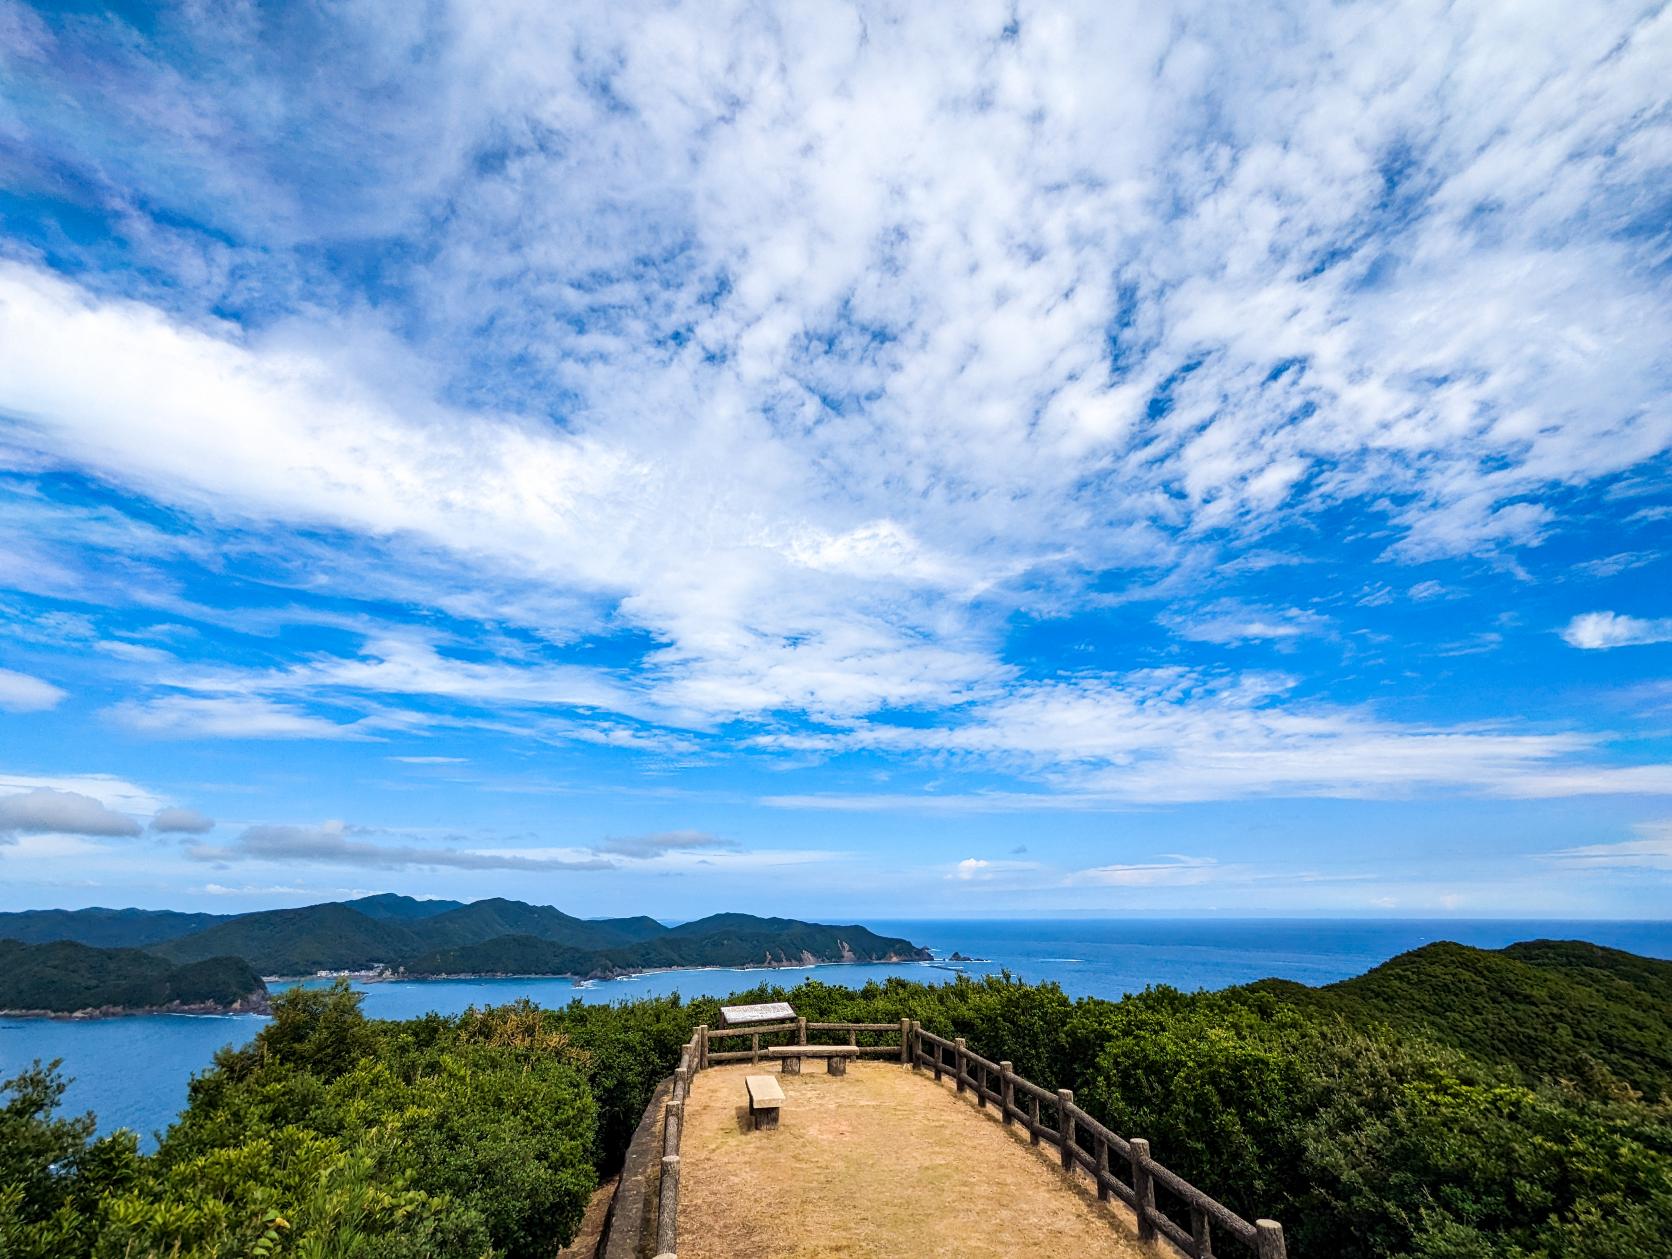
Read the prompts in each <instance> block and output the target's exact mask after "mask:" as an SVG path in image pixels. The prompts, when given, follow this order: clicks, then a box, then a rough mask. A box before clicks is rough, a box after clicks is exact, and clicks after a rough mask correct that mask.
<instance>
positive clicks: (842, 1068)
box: [824, 1054, 848, 1075]
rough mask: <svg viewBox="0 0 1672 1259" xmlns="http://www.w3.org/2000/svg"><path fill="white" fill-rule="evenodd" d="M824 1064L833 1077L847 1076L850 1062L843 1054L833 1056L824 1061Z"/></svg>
mask: <svg viewBox="0 0 1672 1259" xmlns="http://www.w3.org/2000/svg"><path fill="white" fill-rule="evenodd" d="M824 1063H825V1066H824V1069H825V1070H826V1071H828V1072H829V1073H830V1074H831V1075H846V1074H847V1073H848V1060H847V1059H846V1058H844V1057H843V1056H842V1055H841V1054H831V1055H830V1057H828V1058H826V1059H825V1060H824Z"/></svg>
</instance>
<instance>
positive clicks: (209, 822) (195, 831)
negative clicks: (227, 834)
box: [151, 808, 215, 835]
mask: <svg viewBox="0 0 1672 1259" xmlns="http://www.w3.org/2000/svg"><path fill="white" fill-rule="evenodd" d="M151 829H152V830H154V831H158V832H160V833H162V834H164V835H207V834H208V833H209V832H210V831H212V830H214V829H215V819H214V818H212V817H209V816H207V815H205V814H202V813H199V812H198V811H197V810H196V809H180V808H168V809H158V810H157V816H156V817H154V818H152V819H151Z"/></svg>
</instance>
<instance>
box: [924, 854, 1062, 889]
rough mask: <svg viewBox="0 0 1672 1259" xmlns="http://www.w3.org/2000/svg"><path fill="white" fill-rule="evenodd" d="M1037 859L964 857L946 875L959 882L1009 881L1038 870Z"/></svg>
mask: <svg viewBox="0 0 1672 1259" xmlns="http://www.w3.org/2000/svg"><path fill="white" fill-rule="evenodd" d="M1039 868H1040V867H1039V863H1038V862H1037V861H1001V860H996V859H989V858H986V857H965V858H964V859H963V860H962V861H960V862H959V863H958V864H957V865H955V866H953V867H952V872H951V873H950V874H948V875H947V876H946V877H947V878H949V879H954V880H956V881H957V882H959V883H994V882H1000V883H1006V884H1008V883H1010V882H1012V881H1013V876H1015V875H1018V874H1023V873H1026V872H1028V871H1034V870H1038V869H1039Z"/></svg>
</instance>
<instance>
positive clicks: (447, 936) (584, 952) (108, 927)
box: [0, 895, 929, 977]
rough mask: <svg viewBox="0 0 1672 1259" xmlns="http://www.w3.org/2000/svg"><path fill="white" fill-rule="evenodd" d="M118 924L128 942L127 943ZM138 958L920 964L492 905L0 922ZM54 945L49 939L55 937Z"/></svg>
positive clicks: (328, 964)
mask: <svg viewBox="0 0 1672 1259" xmlns="http://www.w3.org/2000/svg"><path fill="white" fill-rule="evenodd" d="M124 924H126V929H127V934H126V935H124ZM14 926H15V928H16V932H17V933H18V934H20V935H21V934H22V933H25V932H27V933H29V934H28V935H27V938H29V939H34V940H40V939H63V940H76V941H81V942H86V941H87V938H88V937H89V936H96V937H97V939H98V941H99V942H100V943H102V944H107V945H119V946H130V947H142V948H145V949H147V950H148V951H150V952H152V953H155V954H157V955H158V956H159V957H162V958H166V959H167V960H169V961H171V962H175V963H185V962H197V961H203V960H206V959H208V958H214V957H229V956H230V957H237V958H242V959H244V960H245V961H247V962H248V963H249V964H250V965H251V966H253V967H254V968H255V969H256V970H257V971H258V972H259V973H260V974H263V975H306V974H312V973H314V972H315V971H321V970H332V971H339V970H350V971H353V970H368V969H371V968H373V967H380V966H381V967H387V968H389V969H391V970H394V971H404V972H405V973H407V974H411V975H435V974H531V975H541V974H544V975H575V976H580V977H592V976H606V975H616V974H622V973H625V972H630V971H637V970H648V969H659V968H664V967H682V966H748V965H803V964H807V963H811V962H876V961H926V960H928V958H929V953H928V952H927V951H926V950H924V949H919V948H917V947H916V946H915V945H913V944H912V943H911V942H910V941H908V940H902V939H896V938H891V937H884V936H879V935H876V934H875V933H874V932H871V931H868V930H867V929H865V928H864V927H860V926H843V927H833V926H825V925H822V924H818V923H809V922H801V921H798V920H796V919H792V918H757V917H754V916H752V915H749V914H717V915H715V916H714V917H712V918H705V919H700V920H698V921H696V922H690V923H684V924H682V925H680V926H677V927H673V928H669V927H666V926H664V925H663V924H661V923H659V922H657V921H656V920H655V919H653V918H646V917H632V918H602V919H587V918H576V917H574V916H572V915H570V914H566V913H564V912H562V911H561V910H559V909H555V908H553V907H552V906H549V905H529V904H525V903H524V902H522V901H513V900H505V899H501V898H493V899H490V900H482V901H475V902H473V903H470V904H463V903H461V902H458V901H419V900H415V899H413V898H411V897H406V896H394V895H380V896H370V897H363V898H361V899H359V900H354V901H341V902H327V903H325V904H321V905H308V906H304V907H302V908H299V909H274V910H263V911H260V912H257V913H250V914H238V915H233V916H219V915H186V914H182V915H173V916H172V917H171V918H169V919H166V920H165V919H163V918H162V917H160V916H159V915H157V914H155V913H152V912H150V911H142V910H107V909H97V910H74V911H53V912H52V913H50V914H46V913H33V914H0V938H5V937H7V936H8V935H10V934H13V932H14ZM54 933H56V934H54Z"/></svg>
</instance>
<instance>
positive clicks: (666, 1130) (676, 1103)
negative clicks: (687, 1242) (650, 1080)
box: [641, 1027, 708, 1259]
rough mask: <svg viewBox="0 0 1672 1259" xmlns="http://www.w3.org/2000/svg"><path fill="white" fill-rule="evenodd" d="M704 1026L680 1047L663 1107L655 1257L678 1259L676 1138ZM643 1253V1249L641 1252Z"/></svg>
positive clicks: (702, 1047) (700, 1052)
mask: <svg viewBox="0 0 1672 1259" xmlns="http://www.w3.org/2000/svg"><path fill="white" fill-rule="evenodd" d="M707 1031H708V1029H707V1028H705V1027H699V1028H697V1030H696V1031H694V1032H692V1033H691V1039H690V1040H688V1041H686V1042H685V1044H684V1046H683V1047H682V1048H681V1049H680V1051H679V1065H678V1066H677V1067H675V1068H674V1073H673V1088H672V1089H671V1090H670V1091H669V1093H668V1100H667V1104H666V1105H664V1106H663V1107H662V1170H661V1179H660V1181H658V1182H657V1190H656V1259H677V1251H678V1249H679V1138H680V1136H681V1134H682V1133H683V1132H684V1130H685V1099H686V1098H687V1097H689V1096H690V1095H691V1079H692V1077H693V1076H695V1075H696V1074H697V1072H698V1071H700V1070H701V1069H702V1067H703V1065H704V1064H703V1057H704V1054H705V1052H706V1050H707V1047H708V1041H707V1038H706V1035H705V1033H706V1032H707ZM641 1253H642V1252H641Z"/></svg>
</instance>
